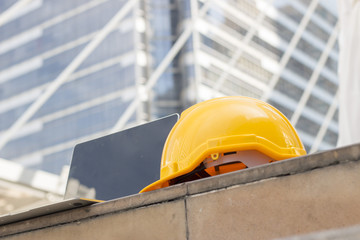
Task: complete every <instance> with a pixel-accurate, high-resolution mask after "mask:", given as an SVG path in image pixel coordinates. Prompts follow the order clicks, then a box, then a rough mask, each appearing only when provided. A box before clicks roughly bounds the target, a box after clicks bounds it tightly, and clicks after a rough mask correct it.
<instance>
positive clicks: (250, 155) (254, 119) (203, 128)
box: [141, 96, 306, 192]
mask: <svg viewBox="0 0 360 240" xmlns="http://www.w3.org/2000/svg"><path fill="white" fill-rule="evenodd" d="M305 154H306V151H305V149H304V146H303V144H302V142H301V140H300V138H299V136H298V134H297V133H296V131H295V129H294V127H293V126H292V125H291V124H290V122H289V120H288V119H287V118H286V117H285V116H284V115H283V114H282V113H281V112H280V111H278V110H277V109H275V108H274V107H272V106H271V105H269V104H267V103H265V102H263V101H260V100H257V99H254V98H249V97H241V96H230V97H221V98H214V99H211V100H207V101H204V102H201V103H198V104H195V105H194V106H192V107H190V108H188V109H187V110H185V111H184V112H183V113H182V114H181V117H180V119H179V121H178V122H177V123H176V124H175V125H174V127H173V128H172V130H171V131H170V134H169V136H168V138H167V140H166V142H165V145H164V149H163V153H162V158H161V167H160V179H159V180H158V181H156V182H154V183H152V184H150V185H149V186H147V187H145V188H144V189H143V190H141V192H147V191H152V190H155V189H159V188H163V187H167V186H169V185H174V184H177V183H180V182H185V181H190V180H194V179H198V178H203V177H207V176H214V175H218V174H221V173H226V172H231V171H235V170H240V169H244V168H247V167H253V166H257V165H261V164H265V163H269V162H273V161H279V160H283V159H287V158H292V157H297V156H301V155H305Z"/></svg>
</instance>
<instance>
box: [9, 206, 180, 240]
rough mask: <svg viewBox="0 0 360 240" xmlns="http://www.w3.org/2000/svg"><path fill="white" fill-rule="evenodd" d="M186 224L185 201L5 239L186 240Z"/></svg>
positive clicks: (86, 220)
mask: <svg viewBox="0 0 360 240" xmlns="http://www.w3.org/2000/svg"><path fill="white" fill-rule="evenodd" d="M185 223H186V221H185V205H184V201H183V200H177V201H172V202H166V203H162V204H155V205H151V206H148V207H143V208H137V209H132V210H128V211H123V212H118V213H109V214H105V215H101V216H98V217H92V218H87V219H83V220H78V221H74V222H69V223H67V224H61V225H55V226H51V227H47V228H44V229H38V230H34V231H29V232H24V233H21V234H16V235H12V236H7V237H6V238H5V239H11V240H16V239H19V240H20V239H21V240H30V239H31V240H33V239H39V240H40V239H51V240H60V239H61V240H63V239H68V240H71V239H76V240H82V239H84V240H85V239H86V240H88V239H107V240H112V239H113V240H118V239H135V240H136V239H164V240H165V239H166V240H167V239H179V240H182V239H186V225H185ZM174 233H175V234H174ZM169 236H171V238H169Z"/></svg>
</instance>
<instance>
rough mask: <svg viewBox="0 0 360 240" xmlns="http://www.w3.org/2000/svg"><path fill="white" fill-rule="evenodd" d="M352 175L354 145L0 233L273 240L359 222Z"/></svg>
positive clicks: (358, 190) (358, 153)
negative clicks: (273, 239)
mask: <svg viewBox="0 0 360 240" xmlns="http://www.w3.org/2000/svg"><path fill="white" fill-rule="evenodd" d="M359 173H360V144H357V145H352V146H348V147H344V148H339V149H334V150H331V151H326V152H322V153H317V154H313V155H307V156H304V157H299V158H294V159H289V160H285V161H281V162H277V163H272V164H268V165H264V166H260V167H256V168H252V169H246V170H243V171H239V172H233V173H229V174H224V175H221V176H217V177H212V178H208V179H203V180H199V181H194V182H190V183H185V184H180V185H177V186H173V187H169V188H165V189H161V190H157V191H153V192H148V193H143V194H136V195H133V196H128V197H125V198H121V199H115V200H112V201H108V202H104V203H99V204H95V205H91V206H88V207H82V208H78V209H74V210H71V211H64V212H59V213H56V214H52V215H47V216H43V217H39V218H35V219H31V220H26V221H22V222H17V223H13V224H8V225H5V226H2V227H1V228H0V236H2V237H5V238H8V239H35V238H36V239H49V238H51V239H60V237H61V238H67V239H75V238H76V239H88V238H89V237H90V238H96V237H97V238H100V237H101V238H107V239H118V238H119V237H127V238H131V239H143V238H152V237H154V236H156V238H157V239H169V238H170V239H223V238H227V239H238V238H239V237H240V236H241V238H242V239H272V238H279V237H286V236H292V235H298V234H305V233H310V232H313V231H320V230H326V229H333V228H341V227H345V226H352V225H356V224H360V202H359V201H358V199H360V174H359ZM99 230H100V232H101V233H102V235H99V234H98V233H97V232H99ZM104 234H105V235H104ZM224 234H226V235H224ZM57 236H59V237H57Z"/></svg>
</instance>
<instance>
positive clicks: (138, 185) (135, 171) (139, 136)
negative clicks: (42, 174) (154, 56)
mask: <svg viewBox="0 0 360 240" xmlns="http://www.w3.org/2000/svg"><path fill="white" fill-rule="evenodd" d="M178 119H179V115H178V114H173V115H170V116H167V117H164V118H161V119H158V120H155V121H152V122H148V123H145V124H142V125H139V126H136V127H133V128H129V129H126V130H123V131H120V132H117V133H113V134H110V135H107V136H104V137H100V138H97V139H94V140H91V141H87V142H84V143H80V144H77V145H76V146H75V148H74V152H73V157H72V160H71V165H70V172H69V177H68V182H67V186H66V191H65V196H64V199H65V200H64V201H61V202H58V203H53V204H49V205H46V206H42V207H39V208H35V209H30V210H27V211H24V212H19V213H14V214H7V215H3V216H1V217H0V225H5V224H9V223H13V222H18V221H23V220H28V219H31V218H35V217H39V216H43V215H48V214H52V213H56V212H61V211H65V210H70V209H73V208H77V207H82V206H87V205H91V204H94V203H98V202H103V201H107V200H111V199H116V198H121V197H124V196H129V195H132V194H137V193H138V192H139V191H140V190H141V189H143V188H144V187H146V186H147V185H149V184H151V183H152V182H155V181H156V180H158V179H159V178H160V160H161V154H162V149H163V146H164V144H165V141H166V138H167V136H168V134H169V133H170V130H171V129H172V127H173V126H174V124H175V123H176V122H177V121H178Z"/></svg>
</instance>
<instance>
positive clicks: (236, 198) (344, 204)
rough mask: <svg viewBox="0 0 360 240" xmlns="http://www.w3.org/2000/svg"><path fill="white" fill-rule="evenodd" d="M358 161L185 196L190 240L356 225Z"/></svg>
mask: <svg viewBox="0 0 360 240" xmlns="http://www.w3.org/2000/svg"><path fill="white" fill-rule="evenodd" d="M359 173H360V162H358V161H357V162H348V163H344V164H341V165H334V166H329V167H326V168H319V169H315V170H311V171H307V172H304V173H300V174H296V175H289V176H283V177H275V178H269V179H266V180H262V181H257V182H254V183H249V184H243V185H238V186H234V187H229V188H226V189H223V190H216V191H212V192H206V193H203V194H197V195H193V196H190V197H188V198H187V200H186V201H187V202H186V205H187V219H188V227H189V239H224V234H225V235H226V237H225V238H226V239H273V238H277V237H285V236H291V235H298V234H304V233H309V232H313V231H319V230H324V229H332V228H339V227H344V226H351V225H355V224H360V201H359V199H360V174H359Z"/></svg>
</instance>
